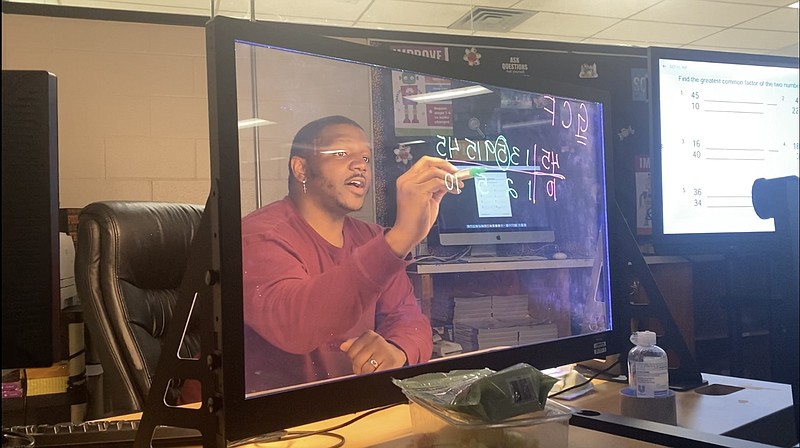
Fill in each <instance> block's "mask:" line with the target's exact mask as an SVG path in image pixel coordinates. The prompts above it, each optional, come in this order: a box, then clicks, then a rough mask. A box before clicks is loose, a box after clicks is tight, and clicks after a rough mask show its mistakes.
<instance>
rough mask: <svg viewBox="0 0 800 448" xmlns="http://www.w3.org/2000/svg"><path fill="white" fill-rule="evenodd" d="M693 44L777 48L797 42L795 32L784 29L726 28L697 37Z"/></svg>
mask: <svg viewBox="0 0 800 448" xmlns="http://www.w3.org/2000/svg"><path fill="white" fill-rule="evenodd" d="M692 43H693V44H696V45H711V46H715V47H723V48H740V49H743V50H746V49H756V48H763V49H766V50H777V49H780V48H783V47H786V46H789V45H792V44H794V43H797V33H787V32H785V31H764V30H740V29H735V28H732V29H728V30H723V31H720V32H719V33H717V34H714V35H712V36H708V37H706V38H703V39H698V40H696V41H694V42H692Z"/></svg>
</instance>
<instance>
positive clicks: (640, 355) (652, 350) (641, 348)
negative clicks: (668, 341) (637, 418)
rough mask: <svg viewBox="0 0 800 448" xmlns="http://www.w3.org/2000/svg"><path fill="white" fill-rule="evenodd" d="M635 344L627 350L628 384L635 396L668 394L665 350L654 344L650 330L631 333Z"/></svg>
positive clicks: (649, 396) (654, 335)
mask: <svg viewBox="0 0 800 448" xmlns="http://www.w3.org/2000/svg"><path fill="white" fill-rule="evenodd" d="M631 342H633V343H634V344H636V347H633V348H632V349H631V351H629V352H628V384H629V385H630V387H631V389H633V390H634V391H635V393H636V396H637V397H643V398H659V397H666V396H667V395H668V394H669V370H668V369H669V365H668V363H667V352H665V351H664V350H663V349H662V348H661V347H659V346H657V345H656V334H655V333H654V332H652V331H637V332H635V333H633V334H632V335H631Z"/></svg>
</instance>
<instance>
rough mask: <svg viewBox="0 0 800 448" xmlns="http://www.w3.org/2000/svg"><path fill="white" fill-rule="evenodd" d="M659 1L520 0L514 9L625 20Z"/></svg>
mask: <svg viewBox="0 0 800 448" xmlns="http://www.w3.org/2000/svg"><path fill="white" fill-rule="evenodd" d="M659 1H660V0H522V1H520V2H519V3H517V4H516V5H514V8H515V9H527V10H530V11H546V12H560V13H566V14H579V15H588V16H601V17H618V18H625V17H629V16H631V15H633V14H636V13H637V12H639V11H642V10H644V9H646V8H649V7H650V6H652V5H654V4H656V3H658V2H659Z"/></svg>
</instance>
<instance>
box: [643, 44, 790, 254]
mask: <svg viewBox="0 0 800 448" xmlns="http://www.w3.org/2000/svg"><path fill="white" fill-rule="evenodd" d="M661 59H675V60H687V61H701V62H719V63H725V64H734V65H761V66H770V67H793V68H797V67H798V58H792V57H786V56H773V55H761V54H748V53H730V52H723V51H707V50H689V49H681V48H666V47H650V48H648V53H647V60H648V77H649V80H650V87H649V92H650V138H651V141H650V170H651V181H652V187H651V192H652V226H653V233H652V239H653V246H654V248H655V250H656V252H657V253H658V254H662V255H704V254H730V253H736V254H741V253H764V252H774V251H776V250H779V249H780V248H779V245H780V242H779V241H778V240H777V239H776V238H775V232H748V233H697V234H677V233H676V234H665V233H664V219H663V218H664V202H663V189H662V179H663V176H664V173H662V163H661V127H660V126H659V123H660V117H661V114H660V108H661V101H660V95H659V91H660V82H661V79H660V73H659V70H658V67H659V64H658V61H660V60H661Z"/></svg>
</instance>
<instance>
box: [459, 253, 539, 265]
mask: <svg viewBox="0 0 800 448" xmlns="http://www.w3.org/2000/svg"><path fill="white" fill-rule="evenodd" d="M547 259H548V258H547V257H542V256H540V255H509V256H498V255H493V256H487V255H478V256H476V255H471V256H467V257H464V258H462V260H463V261H466V262H467V263H507V262H510V261H540V260H547Z"/></svg>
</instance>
